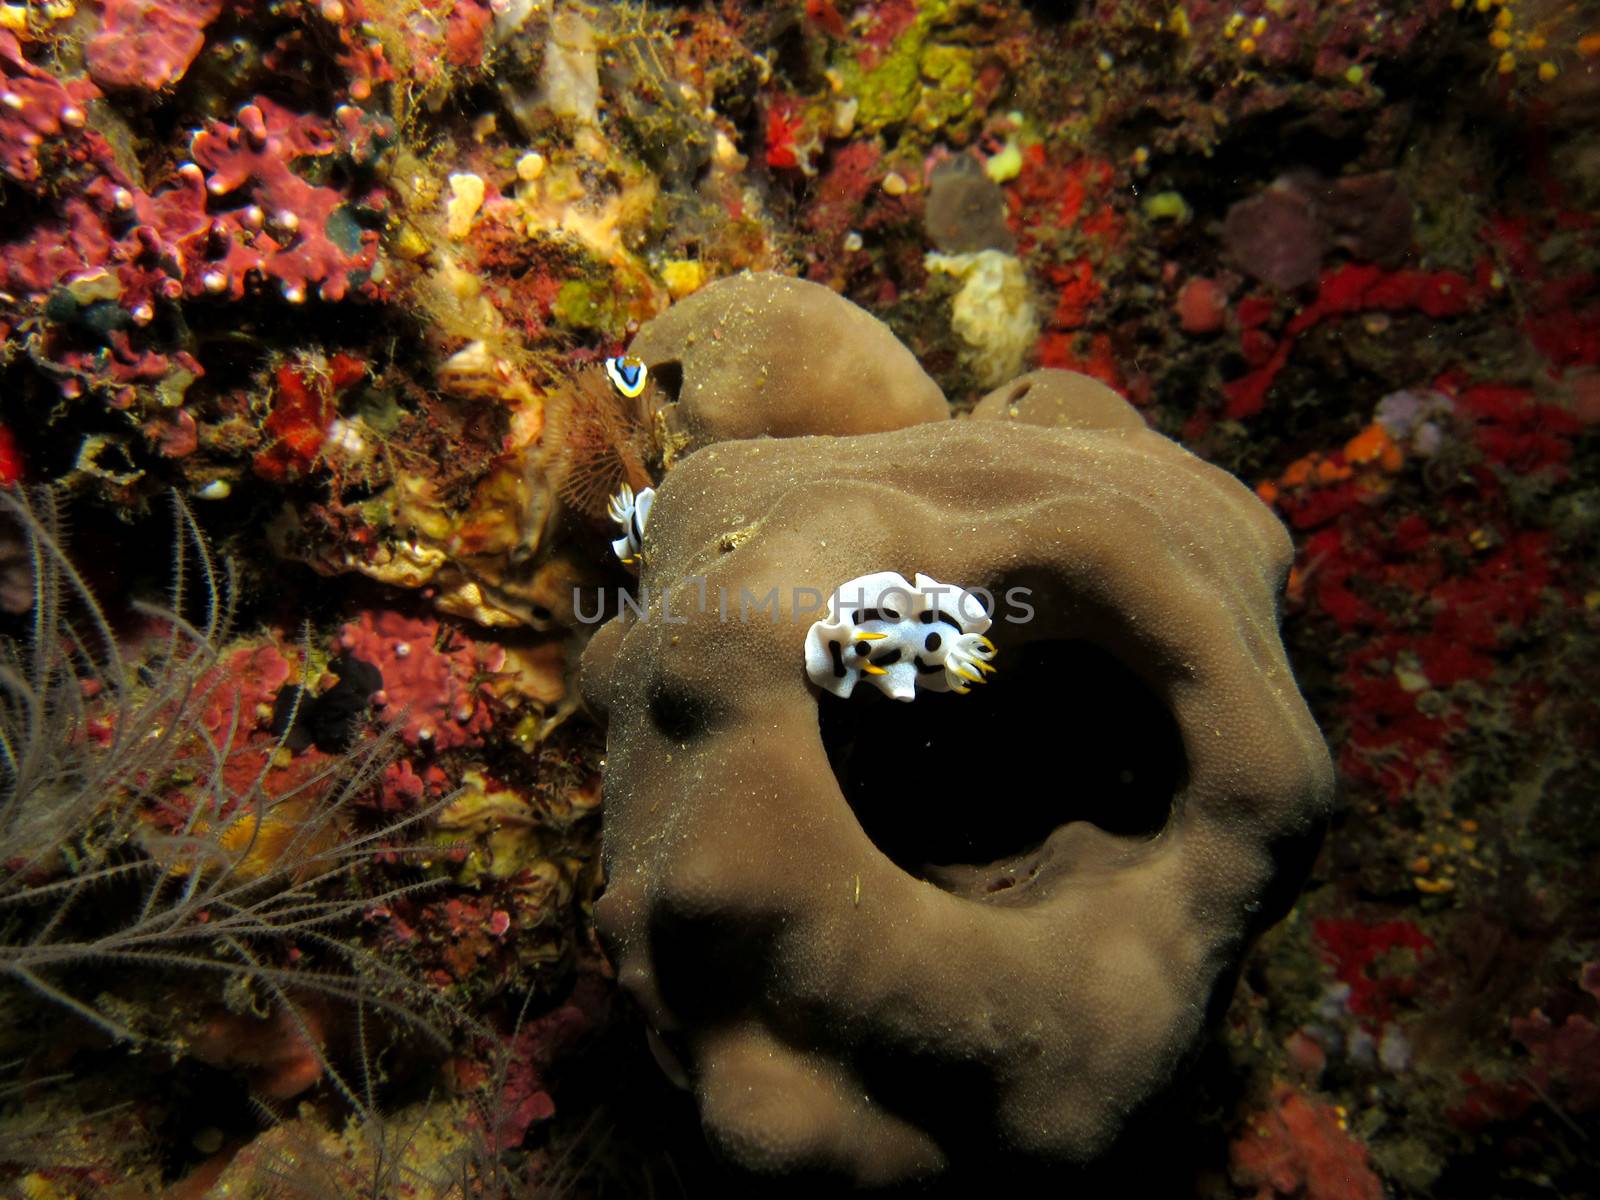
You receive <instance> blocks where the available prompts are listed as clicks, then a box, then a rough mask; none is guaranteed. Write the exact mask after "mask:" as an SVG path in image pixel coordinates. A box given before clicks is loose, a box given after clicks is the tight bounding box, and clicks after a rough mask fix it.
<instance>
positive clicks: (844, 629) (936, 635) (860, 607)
mask: <svg viewBox="0 0 1600 1200" xmlns="http://www.w3.org/2000/svg"><path fill="white" fill-rule="evenodd" d="M989 623H990V622H989V614H988V612H987V611H986V610H985V609H984V607H983V605H982V604H980V603H979V602H978V599H977V597H976V596H974V595H973V594H972V593H970V592H968V591H967V590H966V589H964V588H961V587H957V586H955V585H953V584H947V583H940V582H939V581H938V580H936V579H932V578H930V577H929V576H927V575H918V576H917V578H916V582H915V583H914V584H913V583H907V582H906V580H905V577H904V576H903V575H900V574H898V573H897V572H895V571H877V572H874V573H873V574H871V575H863V576H861V577H860V578H858V579H852V580H851V581H850V582H849V583H845V584H841V585H840V586H839V588H838V589H837V590H836V591H835V592H834V594H833V599H832V600H831V601H830V602H829V604H828V615H827V617H826V618H824V619H823V620H821V621H818V622H817V623H816V624H814V625H812V626H811V628H810V629H809V630H808V631H807V632H806V674H807V675H809V676H810V677H811V682H812V683H814V684H816V685H817V686H818V687H820V688H823V689H825V690H827V691H830V692H832V693H833V694H834V695H835V696H840V697H845V698H848V697H849V695H850V693H851V692H852V691H854V690H855V686H856V684H857V683H858V682H860V681H861V680H866V681H867V682H869V683H871V684H872V685H873V686H875V687H876V688H877V689H878V690H879V691H881V692H883V693H884V694H885V695H887V696H892V697H894V698H895V699H896V700H913V699H915V698H916V693H917V688H918V687H922V688H926V689H927V690H928V691H930V692H960V693H963V694H965V693H966V692H969V691H971V690H972V688H971V685H972V684H974V683H983V682H985V680H984V676H985V675H988V674H990V673H992V672H993V671H994V667H992V666H990V665H989V660H990V659H992V658H993V657H994V652H995V648H994V643H993V642H991V641H990V640H989V639H988V638H986V637H984V636H983V635H984V634H985V633H986V632H988V629H989Z"/></svg>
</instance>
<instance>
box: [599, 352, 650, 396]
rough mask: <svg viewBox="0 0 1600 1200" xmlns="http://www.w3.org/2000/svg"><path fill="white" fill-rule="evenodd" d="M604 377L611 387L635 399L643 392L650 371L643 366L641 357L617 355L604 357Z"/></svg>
mask: <svg viewBox="0 0 1600 1200" xmlns="http://www.w3.org/2000/svg"><path fill="white" fill-rule="evenodd" d="M606 378H607V379H609V380H610V381H611V386H612V387H614V388H616V389H617V391H619V392H621V393H622V394H623V395H624V396H626V397H627V398H628V399H629V400H637V399H638V398H639V397H640V396H641V395H643V393H644V385H645V384H646V383H647V382H649V379H650V372H649V371H648V370H647V369H646V368H645V365H644V360H643V359H640V358H633V357H632V356H630V355H617V356H616V357H615V358H608V359H606Z"/></svg>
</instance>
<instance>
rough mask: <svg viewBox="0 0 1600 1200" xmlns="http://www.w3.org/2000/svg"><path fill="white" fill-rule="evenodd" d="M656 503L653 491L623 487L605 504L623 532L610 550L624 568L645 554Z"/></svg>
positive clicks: (636, 562)
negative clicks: (648, 525) (636, 491)
mask: <svg viewBox="0 0 1600 1200" xmlns="http://www.w3.org/2000/svg"><path fill="white" fill-rule="evenodd" d="M608 366H609V364H608ZM641 369H642V368H641ZM655 502H656V490H655V488H640V489H639V494H638V495H634V492H633V489H632V488H631V487H629V486H628V485H627V484H623V485H622V490H621V491H620V492H618V493H617V494H616V495H615V496H613V497H611V502H610V503H609V504H607V505H606V512H607V514H608V515H609V516H610V517H611V519H612V520H613V521H615V522H616V523H617V525H618V526H620V527H621V529H622V536H621V537H619V538H613V539H612V541H611V549H612V550H614V551H616V555H617V557H618V558H620V559H621V560H622V563H623V565H624V566H628V567H633V566H637V564H638V562H639V560H640V557H641V556H642V554H643V552H644V526H645V522H646V521H648V520H649V519H650V506H651V505H652V504H654V503H655Z"/></svg>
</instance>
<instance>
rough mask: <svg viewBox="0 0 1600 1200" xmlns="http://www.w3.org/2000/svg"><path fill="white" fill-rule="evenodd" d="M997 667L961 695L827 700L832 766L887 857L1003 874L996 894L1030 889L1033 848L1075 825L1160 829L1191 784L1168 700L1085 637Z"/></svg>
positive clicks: (923, 871) (1047, 644)
mask: <svg viewBox="0 0 1600 1200" xmlns="http://www.w3.org/2000/svg"><path fill="white" fill-rule="evenodd" d="M995 662H996V666H997V667H999V672H998V673H997V674H995V675H993V676H991V677H990V682H989V683H988V684H987V685H985V686H983V687H975V688H973V689H972V691H971V692H970V693H968V694H967V695H964V696H963V695H956V694H954V693H945V694H940V693H933V692H920V691H919V692H918V694H917V698H916V699H915V700H914V701H912V702H910V703H905V702H901V701H896V700H891V699H889V698H888V697H886V696H884V695H882V694H881V693H879V692H878V691H877V690H876V689H874V688H872V687H869V686H861V687H858V688H857V689H856V691H855V694H854V695H853V696H852V697H851V698H850V699H849V700H840V699H838V698H837V697H835V696H832V695H829V694H826V693H824V694H823V695H821V697H820V698H819V704H820V713H819V718H820V722H821V729H822V740H823V744H824V746H825V747H826V749H827V752H828V761H829V763H830V765H831V766H832V767H833V772H834V776H835V778H836V779H837V780H838V782H839V786H840V789H841V790H842V791H843V793H844V796H845V799H846V800H847V801H848V802H849V804H850V807H851V808H852V809H853V810H854V811H855V814H856V818H857V820H859V821H860V822H861V827H862V828H863V829H864V830H865V831H866V833H867V836H868V837H870V838H871V839H872V841H873V843H874V844H875V845H876V846H877V847H878V849H879V850H881V851H882V852H883V853H884V854H885V855H886V856H888V858H890V859H891V860H892V861H893V862H894V863H895V864H896V865H898V866H899V867H901V868H902V869H903V870H905V871H907V872H909V873H911V874H913V875H916V876H918V877H921V878H928V879H930V881H931V882H934V883H940V881H941V879H942V878H944V877H945V873H944V872H941V871H939V870H938V869H937V868H940V867H949V866H973V867H989V868H995V870H993V871H990V872H986V875H987V876H988V877H989V878H990V879H992V880H993V881H994V882H993V884H992V886H991V887H990V888H989V889H988V890H989V891H991V892H993V891H1001V890H1009V889H1011V888H1014V887H1025V886H1026V885H1027V884H1028V883H1029V882H1030V881H1031V879H1032V870H1031V865H1036V864H1034V863H1033V859H1034V858H1035V854H1034V852H1035V851H1037V850H1038V848H1039V847H1040V846H1041V845H1042V844H1043V843H1044V841H1045V839H1046V838H1048V837H1049V836H1050V834H1052V833H1053V832H1054V831H1055V830H1057V829H1059V828H1061V827H1062V826H1063V825H1066V824H1068V823H1070V822H1073V821H1087V822H1090V823H1092V824H1094V825H1096V826H1098V827H1099V828H1101V829H1103V830H1105V831H1106V832H1108V833H1112V834H1117V835H1121V836H1125V837H1136V838H1147V837H1152V836H1154V835H1155V834H1157V833H1159V832H1160V831H1161V830H1162V829H1163V828H1164V827H1165V826H1166V823H1167V819H1168V817H1169V816H1170V814H1171V810H1172V803H1173V798H1174V797H1175V796H1176V795H1177V793H1178V792H1179V790H1181V788H1182V787H1183V785H1184V782H1185V780H1186V778H1187V767H1186V763H1185V759H1184V753H1183V741H1182V737H1181V735H1180V733H1179V730H1178V724H1177V721H1176V720H1175V719H1174V717H1173V715H1172V713H1171V712H1170V711H1169V710H1168V708H1167V706H1166V705H1165V704H1164V703H1163V702H1162V700H1161V699H1160V698H1159V697H1157V696H1156V695H1155V694H1154V693H1153V692H1152V691H1151V690H1150V689H1149V688H1148V687H1147V686H1146V685H1145V684H1144V682H1143V681H1142V680H1140V679H1139V678H1138V677H1137V676H1136V675H1134V673H1133V672H1132V671H1130V670H1129V669H1128V668H1127V667H1125V666H1124V665H1123V664H1122V663H1121V662H1120V661H1119V660H1118V659H1116V658H1115V657H1114V656H1113V655H1111V654H1110V653H1109V652H1107V651H1105V650H1103V649H1101V648H1100V647H1098V646H1095V645H1093V644H1091V643H1089V642H1086V641H1081V640H1064V639H1048V640H1040V641H1034V642H1028V643H1024V644H1022V645H1013V646H1009V647H1004V648H1003V649H1002V651H1001V654H1000V656H999V657H998V658H997V659H996V660H995ZM941 886H942V885H941Z"/></svg>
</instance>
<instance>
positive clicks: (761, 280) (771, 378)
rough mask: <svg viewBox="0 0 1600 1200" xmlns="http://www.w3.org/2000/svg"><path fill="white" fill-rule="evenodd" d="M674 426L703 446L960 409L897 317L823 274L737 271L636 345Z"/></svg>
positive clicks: (934, 416) (861, 427)
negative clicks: (889, 320)
mask: <svg viewBox="0 0 1600 1200" xmlns="http://www.w3.org/2000/svg"><path fill="white" fill-rule="evenodd" d="M628 353H629V354H630V355H632V356H633V357H636V358H639V359H642V360H643V361H644V364H645V366H647V367H648V368H649V369H650V373H651V375H652V376H653V377H654V378H655V380H656V387H657V389H658V391H657V394H658V395H659V396H661V397H662V398H663V399H664V400H668V401H670V400H671V399H672V398H673V397H674V395H675V396H676V400H677V403H676V404H669V406H668V407H667V414H668V420H669V422H670V423H671V425H672V426H673V428H674V429H675V430H676V431H677V432H679V433H681V434H683V435H684V436H685V437H687V438H688V448H689V449H698V448H700V447H702V446H708V445H710V444H711V443H713V442H722V441H727V440H729V439H731V438H753V437H762V436H766V437H798V436H801V435H804V434H814V433H830V434H846V433H881V432H883V431H884V430H888V429H903V428H905V427H906V426H908V425H918V424H921V423H923V422H925V421H944V420H948V419H949V416H950V410H949V407H948V406H947V405H946V403H945V398H944V393H943V392H941V391H940V390H939V385H938V384H936V383H934V381H933V380H932V379H930V378H929V377H928V374H927V372H925V371H924V370H923V369H922V367H921V366H920V365H919V364H918V362H917V360H916V359H915V358H914V357H913V356H912V354H911V351H909V350H907V349H906V348H905V346H904V345H902V344H901V342H900V340H899V339H898V338H897V337H895V336H894V334H893V333H891V332H890V331H889V327H888V326H887V325H885V324H884V323H883V322H882V321H880V320H878V319H877V318H876V317H874V316H873V315H872V314H871V313H869V312H867V311H866V310H865V309H863V308H859V307H857V306H856V305H854V304H851V303H850V301H848V300H846V299H844V298H843V297H842V296H839V295H838V294H836V293H834V292H832V291H829V290H828V289H827V288H825V287H823V286H822V285H821V284H817V283H808V282H806V281H805V280H803V279H791V278H790V277H789V276H787V275H774V274H769V273H762V274H751V273H749V272H746V273H744V274H741V275H732V276H729V277H728V278H726V279H719V280H717V281H716V282H715V283H712V284H709V285H707V286H706V287H704V288H701V289H700V290H699V291H698V292H695V293H694V294H693V295H691V296H688V297H686V298H684V299H683V300H680V301H679V302H678V303H677V304H674V305H673V306H672V307H671V308H669V309H668V310H667V311H666V312H665V313H663V314H662V315H661V316H659V317H656V318H655V319H654V320H652V321H649V322H647V323H646V324H645V325H644V327H643V328H642V329H640V330H639V333H638V335H637V336H636V337H635V338H634V339H633V342H632V344H631V345H630V346H629V347H628Z"/></svg>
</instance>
